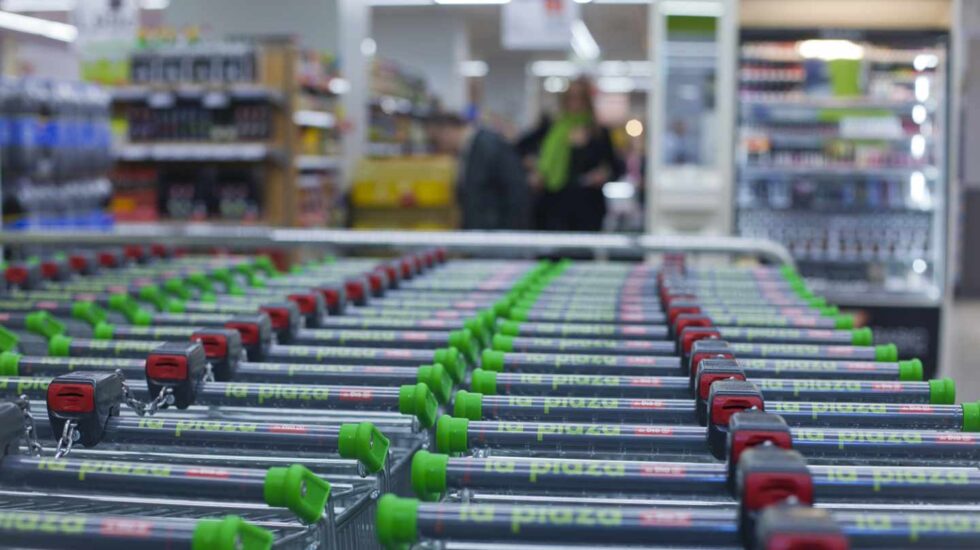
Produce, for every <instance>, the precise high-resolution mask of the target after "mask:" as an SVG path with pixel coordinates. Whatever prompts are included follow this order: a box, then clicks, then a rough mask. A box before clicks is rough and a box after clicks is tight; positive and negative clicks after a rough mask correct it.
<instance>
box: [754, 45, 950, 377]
mask: <svg viewBox="0 0 980 550" xmlns="http://www.w3.org/2000/svg"><path fill="white" fill-rule="evenodd" d="M947 52H948V33H945V32H938V31H935V32H934V31H853V30H847V31H839V32H832V31H828V30H826V29H824V30H820V31H817V30H812V31H806V30H775V29H767V30H762V29H757V30H753V29H743V30H742V32H741V44H740V59H739V75H738V94H739V108H738V130H737V136H738V139H737V144H736V199H735V203H736V230H737V232H738V234H740V235H744V236H751V237H759V238H770V239H774V240H776V241H779V242H782V243H783V244H785V245H786V246H787V248H789V250H790V251H791V253H792V254H793V256H794V258H795V259H796V261H797V263H798V265H799V268H800V271H801V273H802V274H803V275H804V276H805V277H807V279H808V282H809V283H810V284H811V286H813V288H815V289H820V291H821V292H822V293H824V294H826V295H827V296H828V298H829V299H832V300H833V301H834V302H836V303H840V304H845V305H848V306H851V307H855V308H862V309H863V310H864V311H865V313H866V314H867V315H868V317H869V318H870V319H871V322H872V323H874V319H875V318H876V317H881V316H882V315H881V314H880V313H878V314H876V312H880V311H881V310H882V308H885V309H891V310H894V309H895V308H907V309H908V311H906V312H905V313H906V314H908V315H912V316H913V317H915V318H916V319H917V322H916V324H917V325H919V326H923V325H926V326H929V327H931V329H930V330H929V331H928V332H929V333H928V334H926V333H923V334H910V333H908V332H907V331H904V332H903V330H900V329H901V327H893V328H894V329H895V330H896V331H897V332H903V333H904V338H905V340H906V343H905V345H906V348H907V350H908V351H909V352H913V353H918V354H921V355H926V356H931V357H935V356H936V354H937V352H936V350H937V349H938V343H937V341H938V323H939V318H940V315H939V309H940V306H941V303H942V297H943V293H944V280H945V269H946V258H945V256H946V254H945V251H946V229H945V228H946V196H947V181H946V177H947V174H946V158H947V143H946V139H947V121H948V113H947V97H948V89H947V88H948V86H947V80H948V79H947V66H948V54H947ZM889 317H890V318H894V315H889ZM919 319H923V320H924V321H925V320H926V319H928V321H925V322H919V321H918V320H919ZM930 363H933V364H934V361H931V362H930Z"/></svg>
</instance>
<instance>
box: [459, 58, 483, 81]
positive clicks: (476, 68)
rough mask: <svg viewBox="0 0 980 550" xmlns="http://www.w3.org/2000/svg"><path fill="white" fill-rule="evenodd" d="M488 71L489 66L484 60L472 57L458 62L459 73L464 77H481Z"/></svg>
mask: <svg viewBox="0 0 980 550" xmlns="http://www.w3.org/2000/svg"><path fill="white" fill-rule="evenodd" d="M488 72H490V67H489V66H487V62H486V61H480V60H477V59H472V60H469V61H460V63H459V74H460V75H462V76H464V77H466V78H483V77H484V76H487V73H488Z"/></svg>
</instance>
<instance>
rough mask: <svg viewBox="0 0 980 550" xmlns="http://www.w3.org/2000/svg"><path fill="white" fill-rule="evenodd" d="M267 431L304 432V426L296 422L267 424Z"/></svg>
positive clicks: (279, 432)
mask: <svg viewBox="0 0 980 550" xmlns="http://www.w3.org/2000/svg"><path fill="white" fill-rule="evenodd" d="M269 433H274V434H305V433H306V426H301V425H298V424H273V425H271V426H269Z"/></svg>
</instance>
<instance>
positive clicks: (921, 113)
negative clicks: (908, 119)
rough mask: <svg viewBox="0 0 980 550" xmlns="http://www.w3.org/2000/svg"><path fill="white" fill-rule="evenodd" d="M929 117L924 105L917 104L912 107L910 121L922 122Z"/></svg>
mask: <svg viewBox="0 0 980 550" xmlns="http://www.w3.org/2000/svg"><path fill="white" fill-rule="evenodd" d="M928 117H929V111H927V110H926V106H925V105H922V104H918V105H916V106H915V107H912V122H914V123H916V124H922V123H923V122H925V121H926V118H928Z"/></svg>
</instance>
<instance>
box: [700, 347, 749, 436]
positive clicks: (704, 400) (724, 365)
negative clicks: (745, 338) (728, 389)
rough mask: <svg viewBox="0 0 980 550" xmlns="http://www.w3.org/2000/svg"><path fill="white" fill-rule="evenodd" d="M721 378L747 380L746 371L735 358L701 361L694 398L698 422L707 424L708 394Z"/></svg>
mask: <svg viewBox="0 0 980 550" xmlns="http://www.w3.org/2000/svg"><path fill="white" fill-rule="evenodd" d="M721 380H745V371H743V370H742V367H740V366H739V365H738V362H736V361H735V360H734V359H705V360H704V361H701V363H700V364H699V365H698V370H697V373H696V374H695V375H694V399H695V401H696V408H697V412H698V422H700V423H701V424H702V425H706V423H707V419H708V396H709V395H710V393H711V386H712V384H714V383H715V382H718V381H721Z"/></svg>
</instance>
